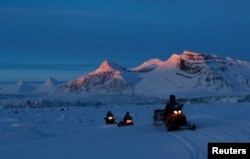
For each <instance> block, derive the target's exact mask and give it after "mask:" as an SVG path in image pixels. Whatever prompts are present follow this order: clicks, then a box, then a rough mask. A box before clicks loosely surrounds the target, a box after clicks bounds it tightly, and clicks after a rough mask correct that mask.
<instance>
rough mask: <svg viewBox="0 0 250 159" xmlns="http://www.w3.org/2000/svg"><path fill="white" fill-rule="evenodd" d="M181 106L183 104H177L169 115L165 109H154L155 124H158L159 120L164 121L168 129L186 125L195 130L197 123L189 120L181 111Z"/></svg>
mask: <svg viewBox="0 0 250 159" xmlns="http://www.w3.org/2000/svg"><path fill="white" fill-rule="evenodd" d="M181 108H182V106H181V105H175V106H174V107H173V108H172V109H171V111H170V113H169V114H167V115H165V110H164V109H156V110H154V116H153V120H154V125H158V123H159V121H162V122H163V123H164V124H165V126H166V128H167V130H168V131H171V130H176V129H179V128H180V127H186V128H188V129H190V130H194V129H195V128H196V126H195V124H192V123H190V122H188V121H187V119H186V116H185V115H184V114H183V113H182V111H181Z"/></svg>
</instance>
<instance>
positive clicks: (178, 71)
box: [134, 51, 250, 96]
mask: <svg viewBox="0 0 250 159" xmlns="http://www.w3.org/2000/svg"><path fill="white" fill-rule="evenodd" d="M249 90H250V63H249V62H244V61H239V60H234V59H232V58H229V57H225V58H224V57H218V56H216V55H205V54H199V53H193V52H188V51H184V52H183V53H182V54H181V55H177V54H173V55H172V56H171V57H170V58H169V59H168V60H167V61H164V62H163V63H162V64H161V65H160V66H159V67H158V68H156V69H155V70H153V71H151V72H149V73H147V75H146V76H143V78H142V80H141V81H140V82H138V83H137V84H136V87H135V92H134V93H136V94H140V95H147V96H148V95H149V96H151V95H153V94H154V95H156V96H168V95H169V94H178V95H180V96H187V95H196V96H197V95H201V93H202V95H215V94H232V93H239V92H246V91H249Z"/></svg>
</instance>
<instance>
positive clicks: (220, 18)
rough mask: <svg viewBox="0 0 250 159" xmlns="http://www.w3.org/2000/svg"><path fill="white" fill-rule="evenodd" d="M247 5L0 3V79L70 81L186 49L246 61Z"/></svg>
mask: <svg viewBox="0 0 250 159" xmlns="http://www.w3.org/2000/svg"><path fill="white" fill-rule="evenodd" d="M249 15H250V1H249V0H238V1H235V0H210V1H207V0H188V1H187V0H126V1H117V0H43V1H34V0H22V1H20V0H1V1H0V73H1V74H4V76H1V77H0V81H3V80H18V79H26V80H43V79H45V78H47V77H48V76H53V77H55V78H57V79H58V80H71V79H75V78H77V77H79V76H81V75H83V74H85V73H87V72H90V71H93V70H95V69H96V68H97V67H98V65H99V64H100V63H101V62H102V61H103V60H105V59H108V60H112V61H114V62H117V63H119V64H121V65H124V66H126V67H130V66H135V65H139V64H140V63H141V62H143V61H145V60H148V59H150V58H155V57H157V58H159V59H161V60H166V59H167V58H168V57H169V56H170V55H171V54H172V53H182V52H183V51H184V50H189V51H194V52H199V53H207V54H210V53H211V54H217V55H218V56H229V57H232V58H236V59H240V60H246V61H250V54H249V51H250V29H249V28H250V18H249Z"/></svg>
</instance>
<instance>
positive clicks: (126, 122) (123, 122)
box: [117, 119, 134, 127]
mask: <svg viewBox="0 0 250 159" xmlns="http://www.w3.org/2000/svg"><path fill="white" fill-rule="evenodd" d="M130 125H134V122H133V120H132V119H127V120H125V121H120V122H119V123H118V124H117V126H118V127H121V126H130Z"/></svg>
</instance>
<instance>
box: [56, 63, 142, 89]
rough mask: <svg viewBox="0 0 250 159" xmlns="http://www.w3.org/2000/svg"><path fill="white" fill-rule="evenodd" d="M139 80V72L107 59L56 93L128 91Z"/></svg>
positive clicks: (61, 87)
mask: <svg viewBox="0 0 250 159" xmlns="http://www.w3.org/2000/svg"><path fill="white" fill-rule="evenodd" d="M138 80H139V77H138V73H133V72H128V71H127V70H126V68H124V67H122V66H121V65H119V64H116V63H113V62H110V61H107V60H105V61H103V62H102V64H101V65H100V66H99V68H98V69H97V70H95V71H94V72H91V73H89V74H87V75H84V76H82V77H80V78H78V79H76V80H73V81H70V82H68V83H66V84H64V85H61V86H60V87H58V88H57V89H56V93H59V94H60V93H62V92H63V93H73V94H81V93H108V92H109V93H118V92H125V93H126V92H132V91H133V89H134V85H135V83H137V82H138Z"/></svg>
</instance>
